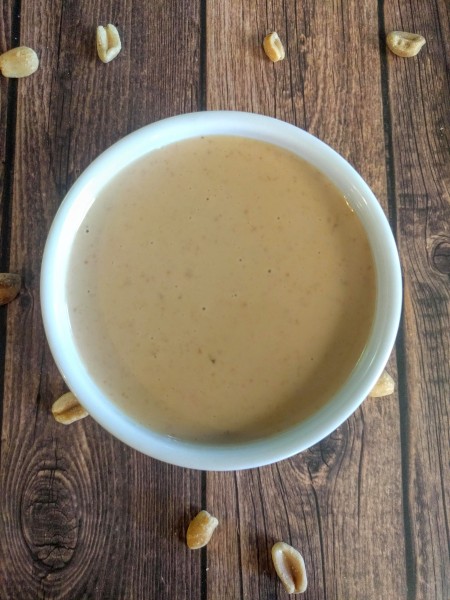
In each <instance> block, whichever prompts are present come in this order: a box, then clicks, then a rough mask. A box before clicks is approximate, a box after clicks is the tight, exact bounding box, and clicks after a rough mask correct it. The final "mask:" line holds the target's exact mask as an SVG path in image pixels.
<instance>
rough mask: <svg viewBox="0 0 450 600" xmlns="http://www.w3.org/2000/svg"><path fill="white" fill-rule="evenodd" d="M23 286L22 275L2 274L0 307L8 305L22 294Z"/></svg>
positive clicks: (0, 280)
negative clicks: (21, 288)
mask: <svg viewBox="0 0 450 600" xmlns="http://www.w3.org/2000/svg"><path fill="white" fill-rule="evenodd" d="M21 285H22V282H21V278H20V275H17V274H16V273H0V305H1V304H8V302H11V301H12V300H14V298H15V297H16V296H17V294H18V293H19V292H20V287H21Z"/></svg>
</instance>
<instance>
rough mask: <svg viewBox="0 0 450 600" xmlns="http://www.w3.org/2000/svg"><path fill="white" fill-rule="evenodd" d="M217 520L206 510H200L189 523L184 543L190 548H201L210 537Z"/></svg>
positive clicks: (217, 522)
mask: <svg viewBox="0 0 450 600" xmlns="http://www.w3.org/2000/svg"><path fill="white" fill-rule="evenodd" d="M218 524H219V521H218V520H217V519H216V518H215V517H213V516H211V515H210V514H209V512H207V511H206V510H201V511H200V512H199V513H198V515H197V516H196V517H194V518H193V519H192V521H191V522H190V523H189V527H188V530H187V532H186V543H187V545H188V547H189V548H190V549H191V550H197V549H198V548H203V546H206V544H207V543H208V542H209V540H210V539H211V536H212V534H213V533H214V529H215V528H216V527H217V525H218Z"/></svg>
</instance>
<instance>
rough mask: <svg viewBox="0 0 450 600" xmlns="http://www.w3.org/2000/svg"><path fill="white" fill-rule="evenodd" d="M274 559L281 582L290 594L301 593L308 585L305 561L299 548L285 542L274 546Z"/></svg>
mask: <svg viewBox="0 0 450 600" xmlns="http://www.w3.org/2000/svg"><path fill="white" fill-rule="evenodd" d="M272 560H273V565H274V567H275V571H276V572H277V575H278V577H279V578H280V580H281V583H282V584H283V585H284V588H285V590H286V591H287V593H288V594H301V593H302V592H304V591H305V590H306V588H307V586H308V579H307V577H306V568H305V561H304V560H303V556H302V555H301V554H300V552H299V551H298V550H296V549H295V548H293V547H292V546H289V544H286V543H285V542H277V543H276V544H274V546H273V547H272Z"/></svg>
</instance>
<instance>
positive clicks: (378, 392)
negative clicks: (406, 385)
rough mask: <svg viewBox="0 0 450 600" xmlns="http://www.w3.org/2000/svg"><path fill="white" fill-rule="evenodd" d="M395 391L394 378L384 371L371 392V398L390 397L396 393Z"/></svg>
mask: <svg viewBox="0 0 450 600" xmlns="http://www.w3.org/2000/svg"><path fill="white" fill-rule="evenodd" d="M394 390H395V382H394V380H393V379H392V377H391V376H390V375H389V373H388V372H387V371H383V372H382V373H381V375H380V377H379V379H378V381H377V382H376V384H375V385H374V386H373V388H372V389H371V390H370V393H369V396H372V398H381V397H382V396H390V395H391V394H393V393H394Z"/></svg>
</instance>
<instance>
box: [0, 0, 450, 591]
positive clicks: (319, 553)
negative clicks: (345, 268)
mask: <svg viewBox="0 0 450 600" xmlns="http://www.w3.org/2000/svg"><path fill="white" fill-rule="evenodd" d="M449 6H450V5H449V4H448V2H447V0H410V1H407V2H406V1H405V2H398V1H393V2H391V1H389V2H388V1H383V0H378V1H377V0H321V1H317V0H233V1H232V0H228V1H226V0H166V1H163V0H153V1H151V2H144V1H143V0H140V1H139V0H125V1H123V2H113V1H112V0H104V1H103V2H95V1H87V0H80V1H78V2H75V1H71V0H69V1H65V2H64V1H63V0H53V1H52V2H49V1H44V0H3V2H2V3H1V7H0V19H1V20H0V51H2V52H4V51H6V50H7V49H9V48H11V47H15V46H18V45H27V46H31V47H32V48H35V49H36V51H37V52H38V54H39V57H40V61H41V62H40V68H39V70H38V71H37V72H36V73H35V74H34V75H32V76H31V77H28V78H25V79H21V80H14V79H6V78H4V77H1V80H0V93H1V96H0V158H1V161H0V197H1V205H0V232H1V234H0V236H1V237H0V271H2V272H17V273H20V274H21V276H22V278H23V288H22V290H21V292H20V295H19V297H18V298H17V299H16V300H15V301H14V302H12V303H11V304H9V305H8V306H3V307H1V308H0V390H1V392H0V398H1V399H2V421H1V462H0V486H1V487H0V494H1V508H0V598H1V599H2V600H3V599H13V600H27V599H32V600H34V599H44V598H45V599H50V598H61V599H69V600H72V599H75V600H76V599H81V598H83V599H87V598H100V599H108V598H112V599H113V598H123V599H127V600H129V599H140V598H142V599H165V598H167V599H171V600H178V599H184V598H186V599H200V600H209V599H211V600H221V599H239V598H246V599H251V600H259V599H261V600H262V599H269V598H285V597H287V596H286V593H285V592H284V591H283V589H282V587H281V585H280V583H279V582H278V580H277V577H276V574H275V572H274V569H273V566H272V564H271V559H270V548H271V546H272V544H273V543H274V541H277V540H284V541H286V542H288V543H291V544H292V545H294V546H295V547H297V548H298V549H299V550H300V551H301V552H302V554H303V556H304V558H305V562H306V565H307V571H308V576H309V587H308V590H307V592H306V593H305V595H304V596H303V597H304V598H305V600H306V599H308V600H311V599H316V600H332V599H334V600H391V599H392V600H398V599H408V600H413V599H414V600H434V599H440V600H442V599H444V600H448V599H449V598H450V591H449V590H450V561H449V539H450V534H449V509H450V502H449V500H450V465H449V462H450V461H449V459H450V444H449V435H450V419H449V410H450V403H449V398H450V393H449V392H450V387H449V381H450V361H449V358H450V348H449V340H450V334H449V331H450V329H449V327H450V310H449V309H450V303H449V297H450V287H449V275H450V206H449V181H450V177H449V175H450V169H449V164H450V161H449V133H450V128H449V126H450V109H449V41H450V30H449ZM108 22H111V23H115V24H117V26H118V28H119V30H120V33H121V37H122V42H123V49H122V52H121V54H120V55H119V56H118V58H117V59H115V60H114V61H113V62H111V63H110V64H107V65H105V64H103V63H101V62H100V61H99V60H98V59H97V57H96V51H95V43H94V40H95V28H96V26H97V25H99V24H106V23H108ZM271 30H276V31H277V32H278V33H279V35H280V37H281V39H282V40H283V42H284V44H285V47H286V52H287V57H286V60H284V61H283V62H280V63H278V64H272V63H271V62H270V61H269V60H268V59H267V58H266V57H265V55H264V53H263V51H262V48H261V42H262V39H263V37H264V35H265V34H266V33H268V32H269V31H271ZM391 30H406V31H414V32H418V33H421V34H422V35H424V36H425V37H426V40H427V44H426V46H425V47H424V48H423V50H422V51H421V53H420V54H419V55H418V56H417V57H415V58H412V59H403V58H399V57H397V56H394V55H393V54H391V53H390V52H389V51H387V50H386V46H385V35H386V33H387V32H389V31H391ZM212 109H237V110H245V111H253V112H257V113H263V114H266V115H271V116H275V117H278V118H280V119H283V120H285V121H288V122H290V123H294V124H296V125H298V126H300V127H302V128H304V129H306V130H307V131H309V132H311V133H312V134H314V135H316V136H318V137H319V138H320V139H322V140H323V141H325V142H327V143H328V144H330V145H331V146H332V147H333V148H335V149H336V150H337V151H338V152H340V153H341V154H342V155H343V156H344V157H345V158H346V159H347V160H348V161H349V162H350V163H351V164H353V165H354V166H355V167H356V169H357V170H358V171H359V172H360V173H361V174H362V176H363V177H364V179H365V180H366V181H367V182H368V184H369V185H370V186H371V188H372V189H373V191H374V192H375V194H376V196H377V197H378V199H379V201H380V203H381V204H382V206H383V208H384V210H385V212H386V214H387V215H388V217H389V220H390V223H391V225H392V229H393V231H394V234H395V236H396V240H397V243H398V247H399V252H400V256H401V263H402V270H403V278H404V309H403V316H402V321H401V326H400V331H399V335H398V339H397V344H396V347H395V350H394V352H393V354H392V357H391V360H390V362H389V365H388V368H389V371H390V372H391V373H392V375H393V376H394V377H395V379H396V382H397V391H396V393H395V394H394V395H393V396H390V397H387V398H381V399H368V400H366V401H365V402H364V403H363V405H362V406H361V407H360V409H359V410H357V411H356V413H355V414H354V415H353V416H352V417H351V418H350V419H348V421H346V422H345V423H344V424H343V425H342V426H341V427H340V428H339V429H338V430H337V431H335V432H334V433H333V434H332V435H330V436H329V437H328V438H326V439H325V440H323V441H322V442H321V443H320V444H317V445H316V446H314V447H313V448H311V449H310V450H308V451H305V452H303V453H302V454H300V455H298V456H295V457H293V458H291V459H289V460H285V461H283V462H281V463H279V464H275V465H273V466H268V467H264V468H261V469H254V470H250V471H244V472H237V473H205V472H198V471H194V470H192V471H191V470H187V469H182V468H179V467H173V466H170V465H167V464H163V463H161V462H158V461H156V460H153V459H151V458H148V457H146V456H143V455H141V454H139V453H138V452H136V451H134V450H131V449H130V448H128V447H126V446H125V445H124V444H122V443H121V442H119V441H117V440H115V439H114V438H113V437H112V436H111V435H109V434H108V433H107V432H106V431H104V430H103V429H102V428H101V427H100V426H99V425H97V424H96V422H95V421H94V420H92V419H91V418H89V417H88V418H87V419H84V420H83V421H80V422H78V423H75V424H73V425H71V426H69V427H64V426H63V425H60V424H58V423H56V422H55V421H54V419H53V418H52V415H51V413H50V407H51V405H52V403H53V402H54V400H55V399H56V398H57V397H58V396H59V395H60V394H61V393H63V392H64V391H65V390H66V388H65V386H64V383H63V380H62V378H61V376H60V375H59V374H58V371H57V369H56V367H55V364H54V362H53V359H52V357H51V355H50V351H49V348H48V345H47V343H46V341H45V337H44V332H43V326H42V320H41V312H40V302H39V274H40V264H41V258H42V252H43V247H44V243H45V239H46V235H47V232H48V230H49V227H50V224H51V222H52V219H53V217H54V215H55V212H56V210H57V208H58V206H59V204H60V202H61V200H62V199H63V197H64V195H65V193H66V192H67V190H68V189H69V187H70V186H71V185H72V183H73V182H74V181H75V179H76V178H77V176H78V175H79V174H80V173H81V172H82V171H83V169H84V168H85V167H86V166H87V165H88V164H89V163H90V162H91V161H92V160H93V159H94V158H95V157H96V156H97V155H98V154H99V153H100V152H101V151H103V150H104V149H105V148H107V147H108V146H110V145H111V144H112V143H113V142H115V141H116V140H118V139H119V138H121V137H122V136H124V135H125V134H126V133H128V132H130V131H133V130H135V129H137V128H138V127H140V126H142V125H145V124H147V123H151V122H153V121H156V120H158V119H161V118H163V117H167V116H170V115H175V114H179V113H184V112H191V111H197V110H212ZM200 508H206V509H207V510H209V511H210V512H211V513H213V514H214V515H216V516H217V517H218V519H219V521H220V525H219V528H218V529H217V531H216V533H215V534H214V537H213V539H212V540H211V542H210V544H209V545H208V546H207V547H206V548H204V549H202V550H199V551H190V550H188V549H187V547H186V545H185V543H184V535H185V530H186V528H187V525H188V523H189V521H190V519H191V518H192V516H193V515H195V513H196V512H197V511H198V510H199V509H200Z"/></svg>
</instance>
